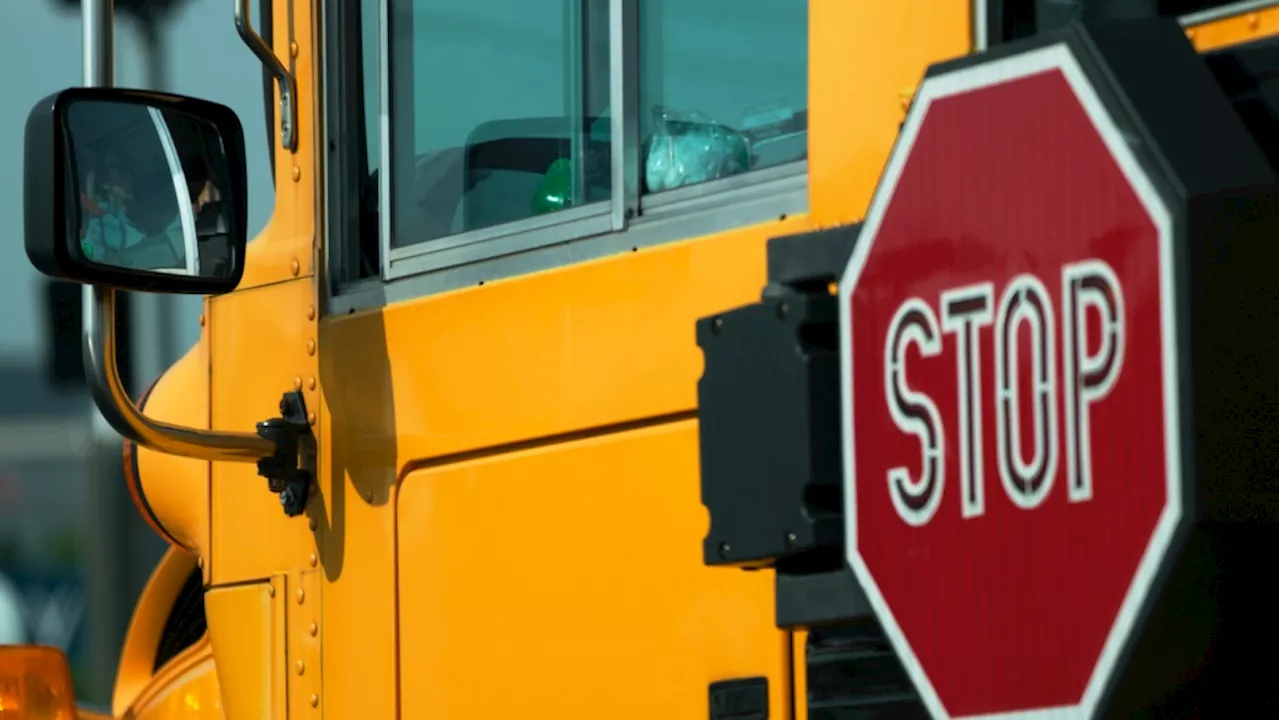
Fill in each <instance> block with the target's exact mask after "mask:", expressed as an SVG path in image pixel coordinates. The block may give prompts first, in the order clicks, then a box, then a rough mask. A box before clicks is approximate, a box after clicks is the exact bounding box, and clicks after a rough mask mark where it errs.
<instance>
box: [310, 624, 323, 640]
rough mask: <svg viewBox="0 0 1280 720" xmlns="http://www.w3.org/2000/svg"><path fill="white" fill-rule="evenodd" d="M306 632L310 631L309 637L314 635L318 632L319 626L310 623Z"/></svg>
mask: <svg viewBox="0 0 1280 720" xmlns="http://www.w3.org/2000/svg"><path fill="white" fill-rule="evenodd" d="M307 632H309V633H311V637H315V636H316V635H317V634H319V632H320V626H319V625H316V624H315V623H311V627H309V628H307Z"/></svg>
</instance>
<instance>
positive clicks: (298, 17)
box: [239, 2, 323, 290]
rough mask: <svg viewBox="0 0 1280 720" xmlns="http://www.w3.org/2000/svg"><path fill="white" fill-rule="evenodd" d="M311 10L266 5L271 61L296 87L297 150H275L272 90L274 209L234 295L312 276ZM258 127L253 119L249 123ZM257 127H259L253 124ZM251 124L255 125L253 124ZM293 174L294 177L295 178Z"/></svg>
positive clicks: (316, 118) (315, 123) (316, 122)
mask: <svg viewBox="0 0 1280 720" xmlns="http://www.w3.org/2000/svg"><path fill="white" fill-rule="evenodd" d="M314 12H315V7H314V6H313V5H312V4H310V3H301V2H277V3H272V13H273V17H272V28H273V30H274V32H273V33H272V40H273V42H274V45H275V52H276V55H277V56H278V57H279V58H280V60H281V62H283V63H284V66H285V67H286V68H288V67H293V71H294V75H295V77H296V79H297V83H298V96H297V97H296V98H295V99H294V102H295V103H297V107H298V125H299V127H298V132H297V137H298V146H297V151H296V152H294V153H290V152H289V151H287V150H285V149H283V148H282V147H281V145H280V135H279V132H280V111H279V107H280V103H279V98H280V90H279V87H276V86H275V84H274V83H273V84H272V85H273V87H275V102H274V104H273V107H275V108H276V113H275V126H274V127H273V128H272V136H271V137H272V141H273V142H272V152H273V154H274V165H275V170H276V188H275V206H274V210H273V212H272V216H271V220H270V221H269V222H268V223H267V226H266V228H265V229H264V230H263V231H262V233H261V234H259V236H258V237H257V238H256V239H254V241H253V242H251V243H250V244H249V248H248V252H246V254H245V272H244V278H243V279H242V280H241V281H240V287H239V289H240V290H248V289H251V288H256V287H260V286H263V285H269V284H272V283H278V282H283V281H287V280H291V279H293V278H297V277H308V276H311V275H313V274H314V273H315V266H316V258H317V257H318V248H319V241H318V239H317V237H316V232H315V230H316V217H317V213H316V206H317V204H316V194H317V189H318V187H319V185H318V178H317V174H316V167H317V164H318V162H319V158H320V157H322V155H323V154H322V153H321V152H320V148H319V147H318V145H317V144H316V138H318V137H319V129H320V115H321V113H320V112H319V109H320V106H319V105H318V104H317V92H316V90H317V87H318V85H317V76H316V67H317V63H318V62H319V55H318V54H317V53H316V52H315V49H316V47H317V46H318V42H317V41H316V24H315V23H314V22H312V15H313V13H314ZM290 22H292V23H293V39H294V42H295V43H296V45H297V52H296V57H291V56H293V55H295V53H293V52H291V49H290V47H289V38H290V33H289V23H290ZM254 120H255V121H258V118H254ZM259 122H260V121H259ZM255 124H256V123H255ZM295 170H296V172H295Z"/></svg>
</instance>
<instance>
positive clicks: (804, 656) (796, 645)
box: [791, 630, 809, 720]
mask: <svg viewBox="0 0 1280 720" xmlns="http://www.w3.org/2000/svg"><path fill="white" fill-rule="evenodd" d="M808 647H809V632H808V631H807V630H800V631H797V632H794V633H792V634H791V668H792V670H791V671H792V676H791V678H792V685H793V686H794V687H795V692H794V693H793V695H794V697H793V699H794V701H795V707H794V714H793V715H792V717H793V718H794V719H795V720H809V669H808V657H809V653H808Z"/></svg>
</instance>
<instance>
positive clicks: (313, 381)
mask: <svg viewBox="0 0 1280 720" xmlns="http://www.w3.org/2000/svg"><path fill="white" fill-rule="evenodd" d="M307 389H308V390H315V389H316V379H315V378H313V377H309V378H307Z"/></svg>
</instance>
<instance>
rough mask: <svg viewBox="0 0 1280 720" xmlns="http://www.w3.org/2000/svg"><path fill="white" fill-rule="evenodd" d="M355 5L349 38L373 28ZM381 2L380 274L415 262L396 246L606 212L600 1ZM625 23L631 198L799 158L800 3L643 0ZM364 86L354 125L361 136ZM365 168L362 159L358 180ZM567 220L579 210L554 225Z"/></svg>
mask: <svg viewBox="0 0 1280 720" xmlns="http://www.w3.org/2000/svg"><path fill="white" fill-rule="evenodd" d="M363 5H364V7H363V9H364V11H365V13H366V15H365V17H364V18H363V20H364V24H365V25H366V26H369V25H373V24H374V23H373V22H370V21H371V20H373V19H374V18H371V17H369V15H368V14H367V13H369V11H370V8H371V7H376V5H377V3H376V1H375V0H364V3H363ZM388 5H389V10H388V11H389V13H390V17H389V19H388V20H389V22H387V23H386V25H385V27H386V28H389V29H390V32H389V37H387V38H386V41H387V42H388V43H389V65H390V68H389V69H390V83H391V84H390V87H389V94H390V100H391V112H390V138H389V139H388V140H389V147H390V153H389V155H390V161H391V168H390V175H391V182H390V195H391V198H390V199H391V210H390V212H391V223H390V225H391V239H390V242H389V249H390V252H391V258H392V263H393V264H394V263H395V262H396V259H397V258H404V257H407V255H405V253H406V252H416V251H407V250H404V249H405V248H407V247H409V246H416V245H420V244H422V243H427V242H431V241H441V240H445V239H447V238H449V237H451V236H455V235H460V234H464V233H471V232H474V231H481V230H487V229H490V228H495V226H500V225H505V224H509V223H516V222H521V221H530V220H531V218H539V220H538V221H537V223H535V225H536V227H546V226H548V225H551V224H555V223H557V222H565V223H569V222H571V221H576V220H571V219H572V218H576V219H584V220H587V219H590V217H589V216H591V215H592V214H593V213H594V214H595V215H597V216H598V215H601V214H604V213H607V203H608V201H609V200H611V199H612V195H613V193H614V192H620V191H621V190H620V189H617V188H613V187H612V184H613V183H612V179H613V171H612V168H611V164H612V157H611V155H612V144H611V140H612V138H611V132H612V120H611V112H612V108H611V96H610V95H611V94H610V82H611V73H610V45H609V43H610V17H609V13H610V5H611V3H610V2H609V1H608V0H389V3H388ZM638 22H639V27H638V28H633V29H632V31H634V32H637V33H638V40H639V43H638V44H639V50H638V54H639V57H638V58H637V60H636V65H637V67H636V68H635V69H634V70H633V72H637V73H639V78H638V83H637V84H638V87H639V98H638V107H636V108H633V109H632V110H631V112H633V113H636V114H638V115H639V117H635V118H632V120H633V121H634V122H635V123H636V125H637V126H638V128H639V134H640V142H641V147H640V148H639V152H638V157H637V158H636V163H637V166H636V167H629V168H627V169H626V171H627V173H628V174H630V175H631V176H632V177H635V178H637V180H638V182H637V183H636V185H637V186H638V187H639V188H640V189H641V191H642V192H644V193H657V192H662V191H667V190H675V189H678V188H681V187H685V186H690V185H696V184H700V183H702V182H706V181H710V180H716V179H723V178H727V177H730V176H734V175H739V174H744V173H749V172H751V171H754V170H759V169H764V168H769V167H774V166H778V165H783V164H787V163H793V162H797V161H802V160H804V159H805V158H806V157H807V117H808V112H807V104H808V103H807V77H808V68H807V58H808V55H807V53H808V47H807V45H808V34H807V23H808V12H807V8H806V4H805V3H802V2H793V1H792V0H741V1H740V2H735V3H732V4H731V5H729V6H726V5H724V4H723V3H720V2H717V1H716V0H681V1H680V2H675V1H674V0H645V1H644V2H640V3H639V4H638ZM371 30H372V29H371V28H369V27H366V31H365V32H364V33H363V43H364V45H365V47H364V52H363V53H362V54H363V56H364V57H363V64H364V65H365V73H364V75H365V84H366V88H368V85H369V84H370V83H369V81H370V80H371V79H372V78H374V77H376V76H377V73H376V64H377V60H376V58H375V57H372V56H371V54H370V52H369V47H368V46H369V45H371V44H372V43H371V42H370V41H371V40H372V39H373V37H376V35H374V33H373V32H372V31H371ZM371 66H373V67H371ZM371 70H372V72H371ZM370 89H371V88H370ZM370 89H367V90H366V96H365V106H366V113H365V117H366V122H365V124H366V136H367V137H368V138H369V139H370V140H374V138H375V137H376V133H377V131H376V130H375V129H374V128H372V127H369V125H370V124H371V122H370V121H373V120H375V118H376V115H375V114H374V113H375V112H376V108H377V107H378V105H377V103H376V102H373V101H372V99H371V98H370V95H371V94H373V93H370V92H369V90H370ZM371 144H372V143H371ZM378 165H379V163H378V161H377V160H375V159H374V158H372V157H370V163H369V166H370V168H371V169H377V168H378ZM590 208H596V210H591V209H590ZM566 210H578V211H579V212H577V213H575V214H573V215H570V216H565V217H566V219H565V220H563V221H557V220H556V219H555V216H556V214H557V213H559V212H562V211H566ZM543 216H546V217H543ZM525 227H526V226H525V225H522V226H519V228H525ZM528 227H533V226H528ZM606 227H607V226H606ZM519 228H513V230H511V231H510V232H515V231H516V230H517V229H519ZM593 228H594V229H593ZM600 228H601V226H600V225H599V224H598V223H596V224H592V225H587V226H584V229H583V232H582V233H581V234H592V233H598V232H600V231H601V229H600ZM614 229H618V228H617V227H616V226H615V227H614ZM502 233H503V231H501V230H498V231H496V232H494V233H486V234H485V235H484V236H483V237H468V238H467V239H466V240H465V241H463V240H459V241H458V242H459V243H463V242H467V243H469V242H472V241H473V240H476V239H483V238H487V237H495V236H497V235H500V234H502ZM572 234H574V233H573V232H572V231H569V230H567V229H566V232H565V235H572ZM447 246H448V245H442V246H440V247H447Z"/></svg>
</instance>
